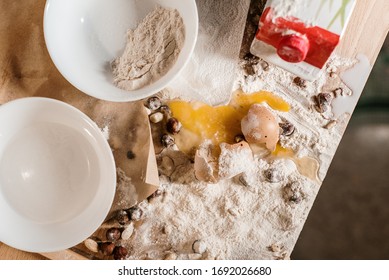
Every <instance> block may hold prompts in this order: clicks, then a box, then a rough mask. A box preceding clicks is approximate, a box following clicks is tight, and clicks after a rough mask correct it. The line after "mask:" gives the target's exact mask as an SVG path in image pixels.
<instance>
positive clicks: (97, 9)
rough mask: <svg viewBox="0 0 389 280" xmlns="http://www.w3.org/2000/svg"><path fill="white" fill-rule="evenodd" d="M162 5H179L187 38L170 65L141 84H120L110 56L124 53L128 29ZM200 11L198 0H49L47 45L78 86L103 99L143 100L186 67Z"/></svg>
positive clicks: (117, 100) (46, 25)
mask: <svg viewBox="0 0 389 280" xmlns="http://www.w3.org/2000/svg"><path fill="white" fill-rule="evenodd" d="M156 5H160V6H162V7H166V8H175V9H177V10H178V11H179V13H180V15H181V17H182V18H183V21H184V24H185V42H184V46H183V48H182V50H181V53H180V55H179V57H178V59H177V61H176V63H175V64H174V66H173V67H172V68H171V69H170V71H169V72H168V73H167V74H166V75H165V76H163V77H162V78H161V79H159V80H158V81H156V82H154V83H152V84H151V85H148V86H146V87H143V88H141V89H138V90H133V91H125V90H121V89H119V88H117V87H115V86H114V85H113V83H112V81H113V78H112V74H111V69H110V62H111V61H112V60H113V59H114V58H116V57H117V56H119V55H121V53H122V52H123V50H124V47H125V44H126V41H125V39H126V38H125V37H126V32H127V30H128V29H129V28H135V27H136V26H137V24H138V23H139V22H140V21H141V20H142V19H143V18H144V17H145V16H146V15H147V14H148V13H149V12H151V11H152V10H153V9H154V8H155V7H156ZM197 31H198V15H197V6H196V2H195V0H184V1H178V0H115V1H108V0H81V1H80V0H66V1H64V0H47V2H46V8H45V14H44V34H45V40H46V45H47V48H48V51H49V53H50V56H51V58H52V60H53V61H54V64H55V65H56V66H57V68H58V70H59V71H60V72H61V74H62V75H63V76H64V77H65V78H66V79H67V80H68V81H69V82H70V83H71V84H73V85H74V86H75V87H76V88H78V89H79V90H81V91H83V92H85V93H86V94H88V95H91V96H94V97H96V98H99V99H103V100H108V101H116V102H126V101H134V100H139V99H142V98H145V97H148V96H150V95H153V94H155V93H157V92H158V91H160V90H162V89H163V88H165V87H166V86H167V85H168V84H169V83H170V82H171V81H172V80H173V79H174V78H175V77H176V76H177V75H178V74H179V73H180V71H181V70H182V69H183V68H184V66H185V65H186V63H187V62H188V60H189V58H190V56H191V54H192V52H193V49H194V47H195V43H196V39H197Z"/></svg>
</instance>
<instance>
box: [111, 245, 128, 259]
mask: <svg viewBox="0 0 389 280" xmlns="http://www.w3.org/2000/svg"><path fill="white" fill-rule="evenodd" d="M127 255H128V250H127V249H126V248H124V247H123V246H116V247H115V249H114V250H113V258H114V259H115V260H124V259H125V258H126V257H127Z"/></svg>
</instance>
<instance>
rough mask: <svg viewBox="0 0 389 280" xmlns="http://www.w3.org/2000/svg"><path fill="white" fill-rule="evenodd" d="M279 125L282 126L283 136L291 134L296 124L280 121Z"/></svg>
mask: <svg viewBox="0 0 389 280" xmlns="http://www.w3.org/2000/svg"><path fill="white" fill-rule="evenodd" d="M278 125H279V126H280V128H281V135H283V136H291V135H292V134H293V133H294V131H295V127H294V125H293V124H291V123H290V122H283V123H279V124H278Z"/></svg>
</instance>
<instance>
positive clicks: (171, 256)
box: [164, 252, 178, 260]
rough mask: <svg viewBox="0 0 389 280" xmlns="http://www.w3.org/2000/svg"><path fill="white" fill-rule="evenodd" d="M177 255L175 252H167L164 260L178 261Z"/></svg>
mask: <svg viewBox="0 0 389 280" xmlns="http://www.w3.org/2000/svg"><path fill="white" fill-rule="evenodd" d="M177 257H178V256H177V254H176V253H174V252H167V253H166V255H165V257H164V260H176V259H177Z"/></svg>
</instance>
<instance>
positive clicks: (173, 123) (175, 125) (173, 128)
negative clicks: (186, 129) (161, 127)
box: [166, 118, 182, 134]
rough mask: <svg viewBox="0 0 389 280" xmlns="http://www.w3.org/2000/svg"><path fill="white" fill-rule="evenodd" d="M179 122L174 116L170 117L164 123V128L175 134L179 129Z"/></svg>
mask: <svg viewBox="0 0 389 280" xmlns="http://www.w3.org/2000/svg"><path fill="white" fill-rule="evenodd" d="M181 127H182V125H181V123H180V121H179V120H177V119H176V118H170V119H168V121H167V124H166V130H167V131H168V132H169V133H171V134H177V133H178V132H180V130H181Z"/></svg>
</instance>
